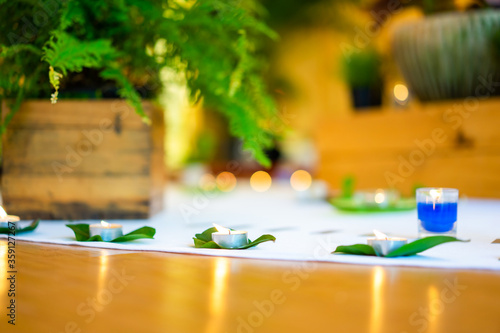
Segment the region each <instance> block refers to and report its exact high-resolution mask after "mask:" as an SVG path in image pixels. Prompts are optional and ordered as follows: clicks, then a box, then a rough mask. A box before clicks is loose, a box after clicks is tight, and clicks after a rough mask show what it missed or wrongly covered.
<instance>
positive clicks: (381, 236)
mask: <svg viewBox="0 0 500 333" xmlns="http://www.w3.org/2000/svg"><path fill="white" fill-rule="evenodd" d="M373 233H374V234H375V238H376V239H387V238H388V237H387V235H386V234H384V233H383V232H380V231H378V230H375V229H373Z"/></svg>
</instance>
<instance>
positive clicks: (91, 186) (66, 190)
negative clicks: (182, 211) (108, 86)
mask: <svg viewBox="0 0 500 333" xmlns="http://www.w3.org/2000/svg"><path fill="white" fill-rule="evenodd" d="M144 108H145V110H146V112H147V113H148V114H149V116H150V117H151V119H152V121H153V125H151V126H148V125H146V124H144V123H143V122H142V121H141V119H140V117H138V116H137V115H136V114H135V112H134V110H133V109H132V108H131V107H130V106H129V105H128V104H126V102H125V101H123V100H105V101H83V100H82V101H60V102H58V103H57V104H55V105H52V104H50V102H48V101H27V102H25V103H23V105H22V107H21V109H20V110H19V112H18V113H17V114H16V115H15V116H14V118H13V119H12V122H11V123H10V125H9V127H8V128H7V132H6V133H5V135H4V138H3V159H2V166H3V174H2V197H3V205H4V207H5V209H6V211H7V212H9V213H10V214H15V215H19V216H21V218H23V219H32V218H42V219H118V218H120V219H133V218H147V217H149V216H151V215H152V214H154V213H156V212H158V211H160V210H161V209H162V206H163V187H164V180H165V175H164V159H163V155H164V152H163V141H164V123H163V113H162V111H161V110H159V109H158V108H156V107H154V106H153V104H152V103H149V102H145V103H144ZM4 110H5V107H4Z"/></svg>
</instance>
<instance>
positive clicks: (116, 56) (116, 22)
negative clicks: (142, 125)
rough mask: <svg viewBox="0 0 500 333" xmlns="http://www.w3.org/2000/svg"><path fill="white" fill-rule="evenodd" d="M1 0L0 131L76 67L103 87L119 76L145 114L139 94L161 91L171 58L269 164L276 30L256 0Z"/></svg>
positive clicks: (56, 91) (66, 82)
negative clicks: (263, 46) (268, 47)
mask: <svg viewBox="0 0 500 333" xmlns="http://www.w3.org/2000/svg"><path fill="white" fill-rule="evenodd" d="M0 4H1V6H2V11H1V13H0V31H2V34H0V100H1V101H6V102H7V103H8V106H9V110H10V113H9V114H8V115H7V116H6V117H5V118H4V120H3V122H2V124H1V126H0V132H2V133H3V132H4V130H5V128H6V126H7V125H8V122H9V121H10V119H11V118H12V117H13V115H14V114H15V112H16V111H17V110H18V109H19V107H20V104H21V102H22V101H23V100H24V99H25V98H49V97H50V96H51V100H52V102H53V103H55V102H57V99H58V98H64V97H63V96H64V94H65V93H66V87H70V86H71V85H72V82H73V81H75V80H76V78H77V77H81V75H80V76H77V73H83V74H84V75H88V76H90V77H91V78H92V80H91V81H92V84H96V86H94V87H93V88H94V89H96V90H99V89H101V88H102V86H104V85H105V84H107V85H109V83H110V82H112V83H113V84H114V85H115V86H116V87H117V88H118V95H119V96H120V97H122V98H125V99H126V100H127V101H128V103H130V104H131V105H132V106H133V107H134V108H135V110H136V111H137V113H138V115H139V116H141V117H142V118H143V119H144V121H148V119H147V116H146V114H145V113H144V111H143V109H142V106H141V97H142V96H149V97H154V96H155V95H156V94H157V93H158V92H159V91H160V89H161V81H160V77H159V76H160V71H161V69H162V68H164V67H170V68H172V69H174V70H176V71H178V72H179V73H183V74H184V75H185V76H186V81H187V84H188V86H189V88H190V91H191V97H192V100H193V101H197V100H199V99H200V98H203V102H204V103H205V105H207V107H210V108H213V109H215V110H218V111H220V112H222V113H223V114H224V115H225V116H226V117H227V118H228V119H229V124H230V132H231V133H232V134H233V135H235V136H237V137H240V138H242V139H243V141H244V147H245V148H247V149H249V150H251V151H252V152H253V153H254V154H255V157H256V159H257V160H258V161H260V162H261V163H263V164H267V163H268V159H267V158H266V156H265V154H264V153H263V150H264V149H265V148H266V147H269V146H270V145H271V143H272V140H271V138H272V135H273V133H271V131H270V130H268V129H267V128H266V119H268V118H269V117H272V116H275V115H276V112H277V111H276V108H275V104H274V102H273V99H272V98H271V96H270V95H269V93H268V92H267V90H266V86H265V83H264V81H263V79H262V73H263V71H265V68H266V67H265V62H264V61H263V60H262V58H260V57H259V50H260V48H259V47H260V44H259V43H260V41H262V40H263V38H267V39H269V38H270V39H275V38H276V37H277V36H276V34H275V33H274V32H273V31H272V30H271V29H270V28H268V27H267V26H266V25H265V23H263V18H262V17H263V15H264V13H263V10H262V8H261V7H260V6H259V4H258V2H257V1H256V0H199V1H197V0H107V1H93V0H67V1H61V2H59V1H53V0H37V1H35V0H19V1H2V0H0ZM94 75H95V76H94ZM100 85H101V86H100ZM68 90H69V89H68ZM97 95H99V94H97Z"/></svg>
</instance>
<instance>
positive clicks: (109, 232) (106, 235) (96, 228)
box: [89, 221, 123, 242]
mask: <svg viewBox="0 0 500 333" xmlns="http://www.w3.org/2000/svg"><path fill="white" fill-rule="evenodd" d="M89 231H90V237H92V236H96V235H99V236H101V238H102V240H103V241H104V242H109V241H112V240H113V239H115V238H118V237H120V236H123V229H122V226H121V224H111V223H107V222H105V221H101V223H99V224H91V225H90V226H89Z"/></svg>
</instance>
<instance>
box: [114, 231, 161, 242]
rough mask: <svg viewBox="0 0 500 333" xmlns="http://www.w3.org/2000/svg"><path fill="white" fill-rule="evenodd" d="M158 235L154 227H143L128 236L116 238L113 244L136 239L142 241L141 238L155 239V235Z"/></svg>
mask: <svg viewBox="0 0 500 333" xmlns="http://www.w3.org/2000/svg"><path fill="white" fill-rule="evenodd" d="M155 233H156V229H155V228H152V227H142V228H139V229H137V230H134V231H132V232H129V233H128V234H126V235H123V236H121V237H118V238H115V239H113V240H112V242H113V243H118V242H128V241H131V240H134V239H141V238H151V239H152V238H154V235H155Z"/></svg>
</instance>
